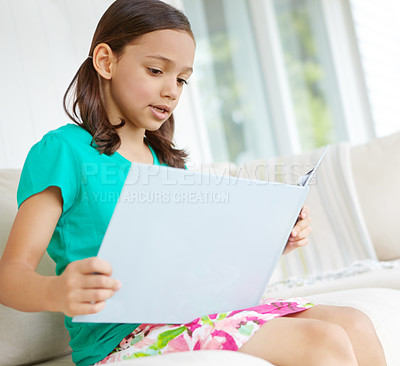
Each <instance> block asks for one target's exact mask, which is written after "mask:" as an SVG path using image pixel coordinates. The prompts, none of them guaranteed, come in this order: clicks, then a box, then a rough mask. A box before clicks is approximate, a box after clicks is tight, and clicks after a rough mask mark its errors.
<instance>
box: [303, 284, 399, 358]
mask: <svg viewBox="0 0 400 366" xmlns="http://www.w3.org/2000/svg"><path fill="white" fill-rule="evenodd" d="M310 300H311V301H313V302H314V303H318V304H326V305H338V306H341V305H345V306H351V307H354V308H356V309H359V310H361V311H363V312H364V313H365V314H367V315H368V316H369V317H370V319H371V320H372V323H373V324H374V325H375V329H376V333H377V334H378V337H379V339H380V341H381V343H382V347H383V349H384V351H385V356H386V361H387V365H388V366H398V365H400V352H399V336H398V333H399V329H400V312H399V308H400V291H399V290H393V289H387V288H365V289H355V290H346V291H338V292H331V293H326V294H319V295H315V296H312V297H311V298H310Z"/></svg>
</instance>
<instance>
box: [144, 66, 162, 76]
mask: <svg viewBox="0 0 400 366" xmlns="http://www.w3.org/2000/svg"><path fill="white" fill-rule="evenodd" d="M147 70H148V71H149V73H150V74H152V75H160V74H162V71H161V70H159V69H154V68H152V67H148V68H147Z"/></svg>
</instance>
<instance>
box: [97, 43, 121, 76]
mask: <svg viewBox="0 0 400 366" xmlns="http://www.w3.org/2000/svg"><path fill="white" fill-rule="evenodd" d="M116 60H117V58H116V57H115V55H114V52H113V51H112V49H111V47H110V46H109V45H108V44H107V43H100V44H98V45H97V46H96V48H95V49H94V51H93V67H94V68H95V69H96V71H97V72H98V74H99V75H100V76H101V77H102V78H104V79H106V80H110V79H111V77H112V70H113V64H114V63H115V62H116Z"/></svg>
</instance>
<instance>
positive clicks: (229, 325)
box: [96, 299, 313, 365]
mask: <svg viewBox="0 0 400 366" xmlns="http://www.w3.org/2000/svg"><path fill="white" fill-rule="evenodd" d="M312 306H313V304H310V303H308V302H306V301H305V300H304V299H289V300H286V301H281V300H276V299H263V300H262V301H261V303H260V305H258V306H254V307H251V308H247V309H242V310H235V311H230V312H226V313H219V314H211V315H208V316H203V317H201V318H197V319H195V320H193V321H192V322H190V323H186V324H141V325H140V326H139V327H138V328H136V329H135V330H134V331H133V332H132V333H131V334H129V335H128V336H127V337H125V338H124V339H123V340H122V341H121V342H120V343H119V345H118V346H117V347H116V348H115V349H114V351H112V352H111V353H110V355H108V356H107V357H106V358H105V359H104V360H102V361H100V362H98V363H96V365H102V364H107V363H113V362H117V361H123V360H131V359H133V358H137V357H143V356H152V355H158V354H166V353H172V352H187V351H197V350H207V349H209V350H229V351H237V350H238V349H239V348H240V347H241V346H242V345H243V344H244V343H246V342H247V341H248V340H249V339H250V337H251V336H252V335H253V334H254V333H255V332H256V331H257V330H258V329H260V327H261V326H262V325H263V324H264V323H266V322H267V321H269V320H271V319H274V318H276V317H279V316H284V315H288V314H292V313H296V312H299V311H303V310H306V309H308V308H310V307H312Z"/></svg>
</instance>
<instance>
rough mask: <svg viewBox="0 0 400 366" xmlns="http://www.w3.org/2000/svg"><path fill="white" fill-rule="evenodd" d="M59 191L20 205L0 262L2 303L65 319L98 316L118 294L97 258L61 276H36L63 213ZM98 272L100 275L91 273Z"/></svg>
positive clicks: (46, 192) (107, 267) (116, 283)
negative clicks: (54, 313)
mask: <svg viewBox="0 0 400 366" xmlns="http://www.w3.org/2000/svg"><path fill="white" fill-rule="evenodd" d="M62 203H63V201H62V196H61V190H60V189H59V188H58V187H49V188H47V189H45V190H44V191H42V192H41V193H38V194H35V195H33V196H31V197H30V198H28V199H27V200H26V201H24V202H23V203H22V204H21V206H20V209H19V211H18V213H17V216H16V218H15V221H14V224H13V226H12V229H11V232H10V236H9V239H8V242H7V245H6V248H5V250H4V253H3V256H2V257H1V259H0V302H1V303H2V304H4V305H6V306H9V307H12V308H15V309H17V310H21V311H29V312H31V311H61V312H63V313H65V314H66V315H69V316H74V315H78V314H90V313H96V312H99V311H100V310H101V309H102V308H103V307H104V305H105V300H106V299H108V298H109V297H111V296H112V295H113V294H114V293H115V291H116V290H118V289H119V287H120V283H119V281H116V280H113V279H112V278H111V266H110V265H109V263H107V262H106V261H104V260H101V259H99V258H87V259H83V260H80V261H76V262H72V263H70V264H69V265H68V266H67V268H66V269H65V271H64V272H63V274H62V275H60V276H42V275H39V274H38V273H36V268H37V266H38V263H39V261H40V259H41V257H42V256H43V254H44V252H45V250H46V248H47V245H48V244H49V242H50V239H51V236H52V234H53V232H54V229H55V227H56V225H57V222H58V220H59V218H60V215H61V213H62ZM94 273H98V274H94Z"/></svg>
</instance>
